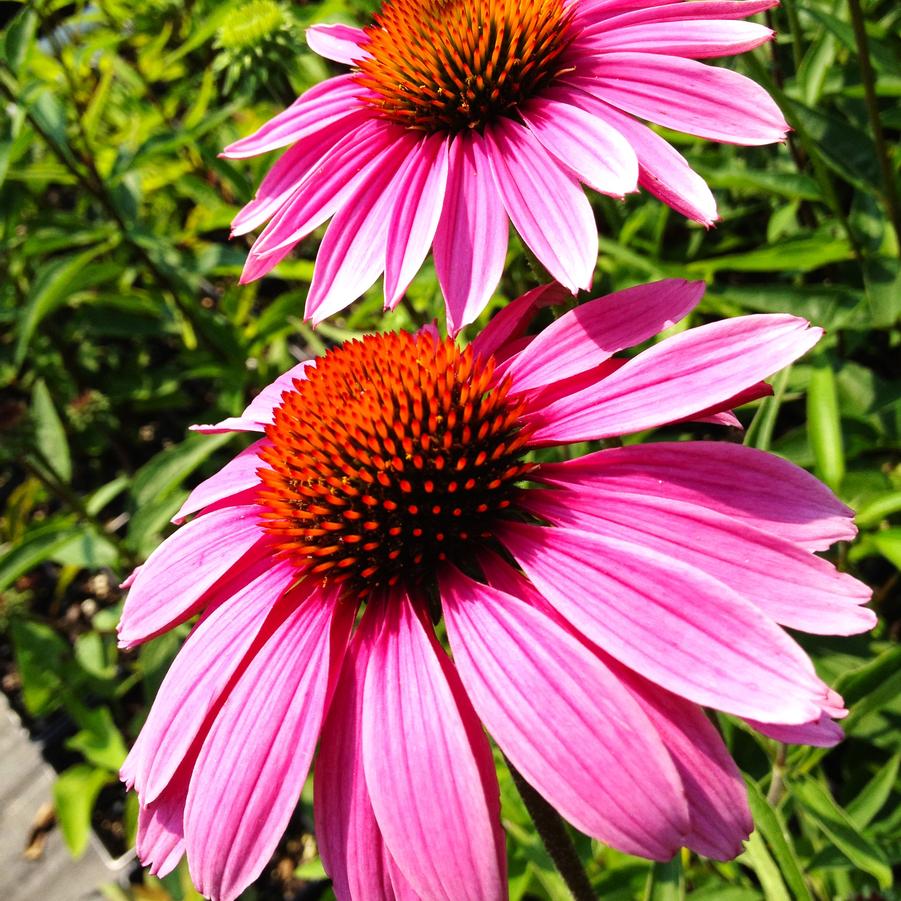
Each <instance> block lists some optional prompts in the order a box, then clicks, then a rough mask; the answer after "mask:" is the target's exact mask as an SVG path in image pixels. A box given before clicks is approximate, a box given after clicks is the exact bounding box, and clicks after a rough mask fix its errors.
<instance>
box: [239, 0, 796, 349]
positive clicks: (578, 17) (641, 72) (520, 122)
mask: <svg viewBox="0 0 901 901" xmlns="http://www.w3.org/2000/svg"><path fill="white" fill-rule="evenodd" d="M775 2H776V0H703V2H699V0H689V2H681V0H680V2H665V0H664V2H651V0H448V2H442V3H436V2H433V0H389V2H387V3H386V4H385V5H384V6H383V7H382V10H381V12H380V13H379V14H378V15H377V16H376V19H375V22H374V23H373V24H372V25H370V26H369V27H367V28H365V29H358V28H351V27H349V26H346V25H321V26H315V27H313V28H311V29H309V30H308V32H307V39H308V41H309V44H310V46H311V47H312V48H313V49H314V50H315V51H317V52H318V53H320V54H322V55H323V56H325V57H327V58H329V59H332V60H336V61H337V62H340V63H346V64H347V65H349V66H351V67H352V71H350V72H348V73H347V74H344V75H339V76H337V77H335V78H330V79H328V80H327V81H325V82H323V83H322V84H319V85H317V86H316V87H314V88H312V89H311V90H309V91H307V92H306V93H305V94H304V95H303V96H301V97H300V98H299V99H298V100H297V101H296V102H295V103H294V104H293V106H291V107H289V108H288V109H287V110H285V111H284V112H282V113H280V114H279V115H277V116H276V117H275V118H274V119H272V120H270V121H269V122H267V123H266V124H265V125H264V126H263V127H262V128H260V129H259V131H257V132H256V133H255V134H253V135H251V136H250V137H247V138H244V139H243V140H240V141H237V142H236V143H234V144H232V145H231V146H230V147H228V148H227V149H226V151H225V153H224V155H225V156H228V157H231V158H235V159H240V158H244V157H250V156H256V155H258V154H261V153H266V152H268V151H271V150H276V149H279V148H282V147H287V146H288V145H293V146H291V147H290V149H289V150H288V151H287V152H286V153H285V154H284V155H283V156H282V157H281V158H280V159H279V160H278V161H277V162H276V163H275V165H274V166H273V167H272V169H271V170H270V172H269V174H268V175H267V176H266V178H265V179H264V180H263V183H262V184H261V185H260V188H259V191H258V192H257V196H256V198H255V199H254V200H253V201H252V202H251V203H249V204H248V205H247V206H246V207H245V208H244V209H243V210H242V211H241V212H240V213H239V215H238V216H237V218H236V219H235V221H234V223H233V233H234V234H237V235H243V234H246V233H248V232H250V231H252V230H254V229H256V228H258V227H259V226H261V225H262V224H263V223H266V222H268V224H267V225H266V227H265V228H264V229H263V231H262V233H261V234H260V236H259V237H258V238H257V239H256V241H255V243H254V245H253V248H252V249H251V251H250V255H249V257H248V259H247V264H246V266H245V268H244V273H243V275H242V280H243V281H245V282H247V281H252V280H253V279H256V278H259V277H260V276H262V275H264V274H265V273H267V272H269V270H271V269H272V268H273V267H274V266H275V265H276V264H277V263H278V262H279V261H281V260H282V259H284V257H285V256H287V255H288V253H290V251H291V249H292V248H293V247H294V246H295V245H296V244H297V243H298V242H299V241H300V240H302V239H303V238H304V237H306V236H307V235H309V234H310V233H311V232H312V231H313V230H314V229H315V228H317V227H318V226H320V225H322V224H323V223H324V222H326V220H328V219H330V218H331V223H330V225H329V227H328V230H327V231H326V233H325V237H324V239H323V241H322V245H321V247H320V248H319V252H318V256H317V263H316V268H315V271H314V275H313V282H312V285H311V287H310V292H309V295H308V298H307V306H306V316H307V318H309V319H312V320H313V321H315V322H318V321H320V320H322V319H324V318H326V317H327V316H329V315H331V314H332V313H335V312H337V311H338V310H341V309H343V308H344V307H346V306H347V305H348V304H349V303H350V302H351V301H352V300H354V299H355V298H357V297H359V296H360V295H361V294H362V293H363V292H364V291H366V290H367V289H368V288H369V287H370V286H371V285H372V284H373V283H374V282H375V281H376V279H377V278H378V277H379V275H381V274H382V273H384V276H385V278H384V288H385V306H386V308H393V307H394V306H395V305H396V304H397V303H398V302H399V300H400V298H401V297H402V296H403V294H404V292H405V291H406V289H407V287H408V285H409V284H410V281H411V280H412V278H413V276H414V275H415V274H416V272H417V271H418V269H419V268H420V266H421V265H422V263H423V260H424V259H425V257H426V255H427V254H428V252H429V248H430V247H431V248H432V253H433V257H434V261H435V269H436V271H437V275H438V281H439V282H440V283H441V288H442V291H443V293H444V296H445V298H446V303H447V321H448V328H449V329H450V331H451V332H452V333H455V332H456V331H457V330H458V329H460V328H461V327H462V326H464V325H466V324H468V323H470V322H472V321H473V320H474V319H475V318H476V317H477V316H478V315H479V313H480V312H481V311H482V310H483V309H484V307H485V304H486V303H487V302H488V299H489V298H490V297H491V294H492V292H493V291H494V289H495V288H496V286H497V283H498V280H499V278H500V275H501V272H502V271H503V267H504V258H505V255H506V251H507V238H508V231H509V228H508V220H509V221H510V222H512V223H513V225H514V227H515V228H516V230H517V232H518V233H519V236H520V237H521V238H522V240H523V242H524V243H525V244H526V245H527V246H528V247H529V248H530V250H531V251H532V252H533V253H534V254H535V256H536V257H537V258H538V259H539V260H540V261H541V263H542V264H543V265H544V266H545V268H546V269H547V271H548V272H549V273H550V274H551V275H552V276H553V277H554V278H555V279H556V280H557V281H558V282H560V283H561V284H562V285H564V286H566V287H567V288H568V289H569V290H570V291H571V292H572V293H575V292H576V291H577V290H579V289H586V288H589V287H590V284H591V278H592V273H593V271H594V266H595V262H596V259H597V250H598V242H597V227H596V224H595V220H594V215H593V214H592V210H591V207H590V205H589V203H588V199H587V197H586V196H585V194H584V192H583V190H582V185H583V184H584V185H588V186H589V187H591V188H593V189H594V190H596V191H599V192H600V193H602V194H609V195H612V196H614V197H621V196H622V195H624V194H627V193H629V192H631V191H635V190H637V188H638V185H641V186H642V187H644V188H645V189H646V190H648V191H650V192H651V193H652V194H654V195H656V196H657V197H659V198H660V199H661V200H663V201H664V202H665V203H668V204H669V205H670V206H672V207H673V208H674V209H676V210H678V211H679V212H681V213H683V214H685V215H686V216H689V217H690V218H692V219H695V220H697V221H698V222H702V223H704V224H705V225H710V224H711V223H712V222H713V221H714V220H715V219H716V218H717V214H716V205H715V202H714V200H713V196H712V195H711V193H710V190H709V189H708V187H707V185H706V184H705V182H704V180H703V179H702V178H701V177H700V176H699V175H697V174H696V173H695V172H694V171H692V169H691V168H690V167H689V166H688V163H687V162H686V161H685V159H684V158H683V157H682V156H681V155H680V154H679V153H678V152H677V151H676V150H675V149H674V148H673V147H672V146H671V145H670V144H669V143H667V141H666V140H664V139H663V138H662V137H660V136H659V135H658V134H656V133H655V132H654V131H652V130H651V129H650V128H648V127H647V126H646V125H644V124H643V123H642V122H641V121H639V120H648V121H650V122H655V123H657V124H660V125H665V126H667V127H668V128H673V129H676V130H678V131H683V132H687V133H689V134H692V135H699V136H701V137H704V138H708V139H710V140H714V141H723V142H727V143H733V144H768V143H770V142H773V141H780V140H782V139H783V138H784V136H785V133H786V131H787V126H786V124H785V120H784V119H783V117H782V114H781V113H780V111H779V109H778V108H777V107H776V105H775V104H774V102H773V101H772V99H771V98H770V97H769V95H768V94H767V93H766V92H765V91H764V90H763V89H762V88H760V87H759V86H758V85H756V84H755V83H754V82H752V81H750V80H749V79H747V78H745V77H743V76H741V75H739V74H737V73H736V72H732V71H730V70H728V69H722V68H714V67H712V66H709V65H706V64H704V63H701V62H698V60H701V59H707V58H709V57H717V56H726V55H729V54H736V53H742V52H744V51H746V50H749V49H751V48H753V47H756V46H758V45H759V44H762V43H763V42H765V41H767V40H769V39H770V37H771V36H772V32H771V31H770V30H769V29H768V28H765V27H763V26H762V25H757V24H755V23H752V22H745V21H741V20H742V19H743V18H744V17H746V16H750V15H752V14H754V13H757V12H760V11H761V10H765V9H768V8H769V7H771V6H773V5H774V4H775Z"/></svg>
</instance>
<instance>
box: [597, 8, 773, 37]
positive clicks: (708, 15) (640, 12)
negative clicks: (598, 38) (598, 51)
mask: <svg viewBox="0 0 901 901" xmlns="http://www.w3.org/2000/svg"><path fill="white" fill-rule="evenodd" d="M602 3H603V0H602ZM778 5H779V0H699V2H698V0H694V2H692V0H689V2H683V0H668V2H666V3H644V2H641V0H635V2H632V3H630V4H628V6H627V5H626V4H625V3H623V4H621V5H619V8H617V9H616V15H613V16H605V17H595V21H594V22H592V23H591V24H587V25H586V26H585V27H584V28H583V31H582V35H583V36H584V37H593V36H594V35H596V34H600V33H602V32H604V31H614V30H618V29H620V28H626V27H628V26H631V25H639V24H643V23H646V22H648V23H657V22H664V21H688V20H691V19H705V20H711V19H746V18H747V17H748V16H753V15H756V14H757V13H761V12H765V11H766V10H768V9H772V8H773V7H774V6H778ZM580 43H581V41H580Z"/></svg>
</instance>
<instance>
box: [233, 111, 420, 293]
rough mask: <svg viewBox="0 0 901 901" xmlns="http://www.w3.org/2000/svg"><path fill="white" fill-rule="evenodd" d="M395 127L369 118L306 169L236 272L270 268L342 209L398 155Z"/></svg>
mask: <svg viewBox="0 0 901 901" xmlns="http://www.w3.org/2000/svg"><path fill="white" fill-rule="evenodd" d="M403 135H404V132H402V131H401V130H400V129H398V128H397V127H396V126H394V125H391V124H390V123H388V122H384V121H382V120H380V119H370V120H369V121H367V122H365V123H364V124H363V125H361V126H360V127H359V128H358V129H357V130H356V131H355V132H353V133H351V134H349V135H348V136H347V137H346V138H344V139H343V140H342V141H339V142H338V144H337V145H336V146H335V147H334V148H333V149H332V151H331V153H329V155H328V156H326V157H325V158H324V159H322V160H320V162H319V163H318V164H317V165H316V166H315V167H314V168H313V169H312V170H310V171H309V172H308V173H307V175H306V177H305V178H304V180H303V181H302V182H301V183H300V184H298V186H297V189H296V190H295V191H294V193H293V194H292V195H291V197H290V198H289V199H288V200H287V201H286V202H285V203H284V204H283V206H282V207H281V209H280V210H279V212H278V213H276V215H275V216H273V218H272V219H271V220H270V222H269V224H268V225H267V226H266V228H264V229H263V231H262V232H261V233H260V236H259V237H258V238H257V239H256V241H255V242H254V245H253V247H252V248H251V249H250V253H249V254H248V257H247V263H246V264H245V266H244V273H243V274H242V276H241V279H242V282H248V281H253V279H254V278H259V277H260V275H263V274H265V273H266V272H268V271H269V270H270V269H272V268H273V267H274V266H275V265H276V264H277V262H278V261H279V260H281V259H283V258H284V257H285V256H286V255H287V253H288V251H289V250H290V248H292V247H293V246H294V245H295V244H297V242H298V241H300V240H302V239H303V238H305V237H306V236H307V235H308V234H310V232H312V231H313V230H314V229H315V228H318V227H319V226H320V225H322V223H323V222H325V221H326V220H327V219H328V218H329V217H330V216H332V215H333V214H334V213H335V211H336V210H339V209H341V208H342V207H343V206H344V205H345V204H346V203H347V202H348V201H349V200H350V198H351V197H353V196H354V195H355V194H356V193H357V191H358V190H359V187H360V184H361V182H363V181H365V180H366V179H367V178H369V177H370V176H371V175H372V173H373V171H377V170H379V169H380V168H382V167H383V166H385V165H387V164H391V161H392V160H394V158H395V157H396V156H397V154H398V152H400V153H401V154H403V152H404V148H405V147H406V145H407V142H408V140H409V139H408V138H404V137H403Z"/></svg>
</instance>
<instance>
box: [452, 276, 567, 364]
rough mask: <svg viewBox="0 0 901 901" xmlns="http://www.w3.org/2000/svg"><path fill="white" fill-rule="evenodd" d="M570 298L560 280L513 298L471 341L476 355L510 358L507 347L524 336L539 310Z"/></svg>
mask: <svg viewBox="0 0 901 901" xmlns="http://www.w3.org/2000/svg"><path fill="white" fill-rule="evenodd" d="M567 297H568V293H567V291H566V289H565V288H564V287H563V286H562V285H558V284H557V283H556V282H551V283H550V284H547V285H539V286H538V287H537V288H532V289H531V290H530V291H526V293H525V294H523V295H522V296H521V297H517V298H516V300H512V301H510V303H508V304H507V305H506V306H503V307H501V308H500V310H498V311H497V313H495V314H494V315H493V316H492V317H491V319H490V320H489V322H488V324H487V325H486V326H485V328H483V329H482V330H481V331H480V332H479V333H478V334H477V335H476V336H475V337H474V338H473V339H472V341H471V342H470V346H471V347H472V352H473V354H474V355H475V356H480V357H482V359H487V358H488V357H490V356H493V357H494V358H495V359H497V360H503V359H506V357H507V353H506V351H505V348H509V347H510V346H511V344H512V343H514V342H516V341H517V340H519V339H520V338H522V337H523V335H524V333H525V331H526V329H527V328H528V327H529V323H530V322H531V321H532V319H533V318H534V316H535V313H536V312H537V311H538V310H540V309H541V308H542V307H546V306H551V305H552V304H556V303H563V301H565V300H566V299H567Z"/></svg>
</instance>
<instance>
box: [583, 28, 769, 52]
mask: <svg viewBox="0 0 901 901" xmlns="http://www.w3.org/2000/svg"><path fill="white" fill-rule="evenodd" d="M772 37H773V32H772V31H771V30H770V29H769V28H766V27H765V26H764V25H758V24H757V23H756V22H734V21H729V20H720V21H717V20H715V19H689V20H685V21H678V20H676V21H673V20H668V21H655V22H647V23H641V24H637V25H626V26H622V27H619V28H614V29H610V30H607V31H603V32H602V33H601V34H599V35H597V36H596V37H592V38H591V39H590V40H586V41H585V46H586V47H590V48H591V50H592V51H594V52H596V53H611V52H617V51H634V52H638V53H665V54H668V55H670V56H684V57H688V58H690V59H707V58H710V57H717V56H730V55H733V54H736V53H744V52H745V51H747V50H753V49H754V48H755V47H759V46H760V45H761V44H765V43H766V42H767V41H769V40H770V39H771V38H772Z"/></svg>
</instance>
